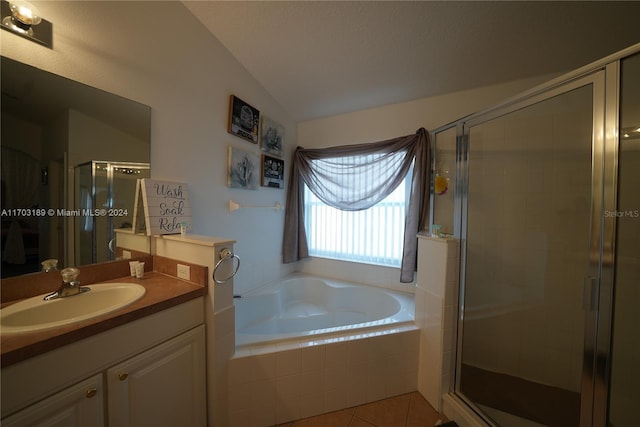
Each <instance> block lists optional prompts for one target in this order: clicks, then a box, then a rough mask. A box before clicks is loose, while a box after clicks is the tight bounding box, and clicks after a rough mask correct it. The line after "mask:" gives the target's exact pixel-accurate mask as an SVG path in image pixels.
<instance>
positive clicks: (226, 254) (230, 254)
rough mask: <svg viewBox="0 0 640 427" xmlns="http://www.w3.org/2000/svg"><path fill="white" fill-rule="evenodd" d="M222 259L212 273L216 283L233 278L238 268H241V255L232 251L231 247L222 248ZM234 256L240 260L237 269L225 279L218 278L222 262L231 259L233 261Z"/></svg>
mask: <svg viewBox="0 0 640 427" xmlns="http://www.w3.org/2000/svg"><path fill="white" fill-rule="evenodd" d="M219 254H220V260H219V261H218V262H217V263H216V266H215V267H213V274H212V275H211V276H212V278H213V281H214V282H216V283H220V284H221V283H226V282H228V281H229V280H231V279H232V278H233V276H235V275H236V274H237V273H238V270H240V257H238V255H236V254H234V253H233V252H231V251H230V250H229V249H227V248H224V249H222V250H220V253H219ZM233 258H235V259H237V260H238V264H237V265H236V269H235V271H234V272H233V273H232V274H231V276H229V277H227V278H226V279H223V280H218V279H216V271H218V267H220V265H222V262H223V261H225V260H227V259H230V260H231V263H233Z"/></svg>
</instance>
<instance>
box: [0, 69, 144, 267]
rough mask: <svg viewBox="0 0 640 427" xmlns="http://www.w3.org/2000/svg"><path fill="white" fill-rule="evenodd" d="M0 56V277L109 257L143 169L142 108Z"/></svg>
mask: <svg viewBox="0 0 640 427" xmlns="http://www.w3.org/2000/svg"><path fill="white" fill-rule="evenodd" d="M1 61H2V62H1V64H0V67H1V68H0V70H1V73H2V79H1V81H2V101H1V104H0V107H1V109H2V117H1V119H2V126H1V129H2V135H1V140H0V141H1V148H2V157H1V160H2V168H1V175H2V188H1V196H2V241H1V244H2V247H1V249H2V254H1V255H2V270H1V273H2V277H11V276H16V275H19V274H24V273H31V272H36V271H40V270H42V262H43V261H46V260H49V259H55V260H58V265H57V266H58V268H62V267H66V266H79V265H84V264H90V263H96V262H103V261H108V260H111V259H113V258H114V254H113V252H112V251H110V250H109V243H110V242H111V241H112V239H113V238H114V236H115V233H114V229H119V228H130V227H131V224H132V221H133V208H134V195H135V184H136V179H138V178H145V177H148V176H149V158H150V119H151V109H150V107H148V106H146V105H142V104H140V103H137V102H134V101H131V100H129V99H125V98H122V97H120V96H116V95H113V94H111V93H108V92H105V91H102V90H99V89H96V88H93V87H90V86H87V85H84V84H81V83H78V82H75V81H73V80H69V79H67V78H64V77H61V76H58V75H55V74H52V73H49V72H46V71H43V70H40V69H37V68H34V67H31V66H29V65H26V64H22V63H20V62H17V61H14V60H12V59H9V58H6V57H2V58H1Z"/></svg>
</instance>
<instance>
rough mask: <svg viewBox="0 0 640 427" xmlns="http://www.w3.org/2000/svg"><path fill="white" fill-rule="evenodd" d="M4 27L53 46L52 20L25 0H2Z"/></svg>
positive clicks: (32, 39)
mask: <svg viewBox="0 0 640 427" xmlns="http://www.w3.org/2000/svg"><path fill="white" fill-rule="evenodd" d="M2 28H3V29H5V30H7V31H10V32H12V33H14V34H17V35H19V36H21V37H24V38H26V39H28V40H31V41H34V42H36V43H39V44H41V45H44V46H46V47H48V48H52V46H53V29H52V25H51V22H49V21H47V20H46V19H42V16H40V12H39V11H38V9H37V8H36V7H35V6H34V5H32V4H31V3H29V2H27V1H24V0H11V1H6V0H2Z"/></svg>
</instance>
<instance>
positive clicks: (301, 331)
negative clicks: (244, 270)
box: [234, 273, 414, 347]
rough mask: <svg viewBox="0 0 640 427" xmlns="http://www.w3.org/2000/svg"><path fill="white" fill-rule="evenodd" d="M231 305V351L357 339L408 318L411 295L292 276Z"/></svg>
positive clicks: (411, 315)
mask: <svg viewBox="0 0 640 427" xmlns="http://www.w3.org/2000/svg"><path fill="white" fill-rule="evenodd" d="M234 302H235V307H236V308H235V314H236V346H237V347H240V346H245V345H251V344H265V343H267V342H278V341H283V340H292V339H298V338H300V339H319V338H320V337H323V338H324V337H328V336H334V335H344V334H352V335H361V334H366V333H368V332H373V331H377V330H381V329H392V328H393V327H395V326H397V327H400V326H402V325H405V324H413V320H414V298H413V295H412V294H409V293H401V292H396V291H390V290H387V289H383V288H378V287H372V286H367V285H361V284H355V283H347V282H340V281H336V280H331V279H324V278H320V277H314V276H309V275H304V274H297V273H296V274H294V275H292V276H288V277H287V278H284V279H283V280H282V281H279V282H277V283H272V284H269V285H265V286H263V287H261V288H259V289H257V290H254V291H251V292H249V293H246V294H244V295H242V296H241V297H240V298H236V299H235V300H234Z"/></svg>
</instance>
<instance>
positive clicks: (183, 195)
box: [133, 178, 191, 236]
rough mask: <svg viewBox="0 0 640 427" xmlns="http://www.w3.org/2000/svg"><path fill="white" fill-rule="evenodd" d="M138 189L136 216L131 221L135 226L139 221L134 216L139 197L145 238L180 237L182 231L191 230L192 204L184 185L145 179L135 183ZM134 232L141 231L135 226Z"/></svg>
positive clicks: (138, 204) (137, 213) (186, 186)
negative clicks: (178, 235)
mask: <svg viewBox="0 0 640 427" xmlns="http://www.w3.org/2000/svg"><path fill="white" fill-rule="evenodd" d="M137 188H138V189H137V190H136V200H135V210H136V212H134V214H133V217H134V221H135V222H137V223H138V222H139V221H140V219H141V215H139V212H137V211H138V209H139V207H140V194H141V195H142V209H143V210H144V225H145V227H144V229H145V231H146V234H147V236H152V235H158V234H175V233H180V229H181V227H184V228H185V229H190V228H191V201H190V200H189V188H188V185H187V184H185V183H182V182H170V181H159V180H156V179H148V178H144V179H139V180H138V183H137ZM133 228H134V230H139V229H141V228H142V227H141V226H140V224H134V225H133Z"/></svg>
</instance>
